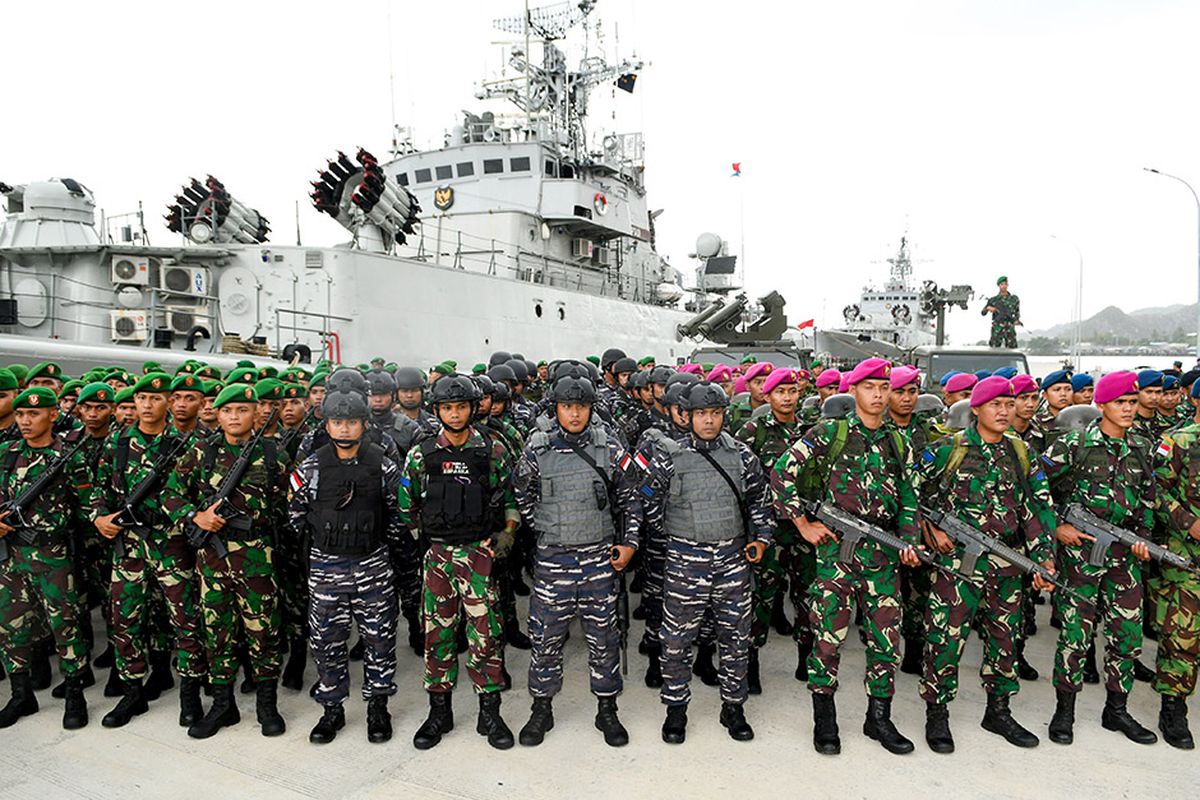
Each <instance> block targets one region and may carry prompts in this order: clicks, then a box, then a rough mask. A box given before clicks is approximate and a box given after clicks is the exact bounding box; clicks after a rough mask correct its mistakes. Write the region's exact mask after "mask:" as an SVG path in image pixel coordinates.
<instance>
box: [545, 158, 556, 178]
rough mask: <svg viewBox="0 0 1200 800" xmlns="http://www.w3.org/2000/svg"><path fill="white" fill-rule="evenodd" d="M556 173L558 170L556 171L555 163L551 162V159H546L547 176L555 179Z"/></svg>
mask: <svg viewBox="0 0 1200 800" xmlns="http://www.w3.org/2000/svg"><path fill="white" fill-rule="evenodd" d="M555 171H556V170H555V169H554V162H553V161H551V160H550V159H546V174H547V175H549V176H550V177H551V178H553V177H555V174H554V173H555Z"/></svg>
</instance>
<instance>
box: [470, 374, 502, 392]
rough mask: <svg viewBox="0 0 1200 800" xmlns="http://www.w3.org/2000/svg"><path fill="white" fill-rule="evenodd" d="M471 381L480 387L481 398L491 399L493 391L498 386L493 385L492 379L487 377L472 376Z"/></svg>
mask: <svg viewBox="0 0 1200 800" xmlns="http://www.w3.org/2000/svg"><path fill="white" fill-rule="evenodd" d="M471 380H472V381H474V382H475V385H476V386H478V387H479V392H480V396H481V397H491V396H492V390H493V389H495V388H496V384H494V383H492V379H491V378H489V377H488V376H487V375H472V376H471Z"/></svg>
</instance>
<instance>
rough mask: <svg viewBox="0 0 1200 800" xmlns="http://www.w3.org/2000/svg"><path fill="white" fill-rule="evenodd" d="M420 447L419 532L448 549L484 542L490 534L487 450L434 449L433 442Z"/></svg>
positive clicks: (435, 445) (485, 448) (488, 460)
mask: <svg viewBox="0 0 1200 800" xmlns="http://www.w3.org/2000/svg"><path fill="white" fill-rule="evenodd" d="M420 447H421V454H422V455H423V456H424V458H425V497H424V498H423V499H422V502H421V532H422V533H424V534H425V536H426V537H428V538H429V539H430V540H431V541H435V542H441V543H444V544H450V545H459V544H467V543H469V542H477V541H479V540H481V539H485V538H487V537H488V536H489V535H490V534H491V530H490V529H489V527H490V526H489V522H490V520H491V515H490V514H489V511H488V506H489V499H490V496H491V489H490V487H489V486H488V476H489V474H490V473H491V461H490V458H489V453H490V450H489V448H488V447H467V448H464V449H462V450H450V449H448V448H443V447H438V444H437V439H434V438H429V439H425V440H424V441H422V442H421V444H420Z"/></svg>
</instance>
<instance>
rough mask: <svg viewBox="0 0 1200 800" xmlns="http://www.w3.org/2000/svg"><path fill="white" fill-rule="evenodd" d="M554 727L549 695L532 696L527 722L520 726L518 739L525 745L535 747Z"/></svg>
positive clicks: (552, 709)
mask: <svg viewBox="0 0 1200 800" xmlns="http://www.w3.org/2000/svg"><path fill="white" fill-rule="evenodd" d="M553 729H554V708H553V705H552V703H551V700H550V698H549V697H535V698H533V705H532V706H531V707H530V713H529V722H526V723H525V727H523V728H521V733H520V740H521V744H522V745H524V746H525V747H537V746H538V745H539V744H541V743H542V742H543V741H544V740H545V738H546V733H547V732H548V731H551V730H553Z"/></svg>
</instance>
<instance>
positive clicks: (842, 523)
mask: <svg viewBox="0 0 1200 800" xmlns="http://www.w3.org/2000/svg"><path fill="white" fill-rule="evenodd" d="M808 514H809V516H810V518H811V517H816V519H817V520H818V521H819V522H821V523H823V524H824V525H825V527H827V528H829V530H831V531H833V532H834V533H836V534H837V536H838V540H839V541H840V543H841V544H840V547H839V548H838V560H839V561H841V562H842V563H845V564H848V563H850V561H851V559H853V558H854V549H855V548H856V547H858V544H859V542H861V541H862V540H863V539H870V540H871V541H873V542H875V543H876V544H881V545H883V546H884V547H886V548H888V549H889V550H894V551H896V552H897V553H899V552H901V551H903V550H905V549H907V548H909V547H912V549H913V552H915V553H916V554H917V558H918V559H919V560H920V562H921V563H922V564H925V565H926V566H930V567H933V568H934V569H936V570H937V571H938V572H942V573H945V574H946V575H948V576H950V577H952V578H957V577H958V576H957V575H956V574H955V573H954V572H953V571H952V570H948V569H946V568H945V567H943V566H942V565H941V564H939V563H937V559H936V558H935V557H934V556H933V554H932V553H930V552H929V551H928V550H925V549H924V548H921V547H916V546H914V545H910V544H909V543H908V542H906V541H904V540H903V539H901V538H900V537H899V536H897V535H895V534H894V533H888V532H887V531H885V530H883V529H882V528H879V527H876V526H875V525H872V524H871V523H869V522H866V521H864V520H861V519H859V518H858V517H856V516H854V515H853V514H851V513H850V512H848V511H843V510H842V509H840V508H838V507H837V506H835V505H834V504H833V503H830V502H828V501H823V502H822V501H818V502H814V503H812V504H811V505H810V506H809V509H808Z"/></svg>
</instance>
